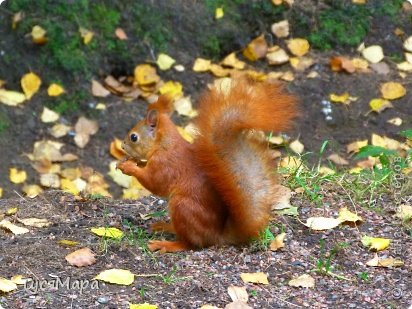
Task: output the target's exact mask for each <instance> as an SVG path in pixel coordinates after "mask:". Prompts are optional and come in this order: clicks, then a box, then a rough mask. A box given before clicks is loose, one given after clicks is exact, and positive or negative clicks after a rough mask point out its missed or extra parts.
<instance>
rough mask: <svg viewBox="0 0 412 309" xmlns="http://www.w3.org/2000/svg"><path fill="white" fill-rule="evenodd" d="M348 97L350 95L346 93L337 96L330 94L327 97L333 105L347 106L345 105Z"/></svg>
mask: <svg viewBox="0 0 412 309" xmlns="http://www.w3.org/2000/svg"><path fill="white" fill-rule="evenodd" d="M349 97H350V95H349V93H348V92H345V93H343V94H341V95H337V94H334V93H331V94H330V95H329V99H330V100H331V101H332V102H335V103H343V104H347V103H348V102H349Z"/></svg>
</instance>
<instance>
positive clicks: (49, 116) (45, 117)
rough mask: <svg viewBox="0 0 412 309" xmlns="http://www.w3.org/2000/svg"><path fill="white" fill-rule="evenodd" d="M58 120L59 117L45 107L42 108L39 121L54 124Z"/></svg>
mask: <svg viewBox="0 0 412 309" xmlns="http://www.w3.org/2000/svg"><path fill="white" fill-rule="evenodd" d="M59 118H60V115H59V114H58V113H56V112H55V111H52V110H51V109H48V108H47V107H45V106H44V107H43V112H42V113H41V116H40V120H41V121H42V122H44V123H51V122H55V121H57V120H58V119H59Z"/></svg>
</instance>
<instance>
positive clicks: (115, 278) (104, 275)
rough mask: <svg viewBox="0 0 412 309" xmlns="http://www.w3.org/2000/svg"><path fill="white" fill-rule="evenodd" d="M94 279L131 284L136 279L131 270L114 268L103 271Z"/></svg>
mask: <svg viewBox="0 0 412 309" xmlns="http://www.w3.org/2000/svg"><path fill="white" fill-rule="evenodd" d="M94 279H97V280H101V281H104V282H109V283H114V284H120V285H131V284H132V283H133V281H134V274H132V273H131V272H130V270H126V269H116V268H113V269H108V270H105V271H103V272H101V273H100V274H98V275H97V276H96V277H95V278H94Z"/></svg>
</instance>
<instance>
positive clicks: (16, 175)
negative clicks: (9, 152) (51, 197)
mask: <svg viewBox="0 0 412 309" xmlns="http://www.w3.org/2000/svg"><path fill="white" fill-rule="evenodd" d="M26 178H27V174H26V171H23V170H18V169H17V168H14V167H12V168H10V181H11V182H12V183H16V184H18V183H22V182H25V181H26Z"/></svg>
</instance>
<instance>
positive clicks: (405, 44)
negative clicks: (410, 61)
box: [403, 36, 412, 53]
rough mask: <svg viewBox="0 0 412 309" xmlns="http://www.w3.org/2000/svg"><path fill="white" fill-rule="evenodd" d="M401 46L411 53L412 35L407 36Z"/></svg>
mask: <svg viewBox="0 0 412 309" xmlns="http://www.w3.org/2000/svg"><path fill="white" fill-rule="evenodd" d="M403 48H405V50H407V51H408V52H411V53H412V36H410V37H408V38H407V39H406V40H405V42H403Z"/></svg>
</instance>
